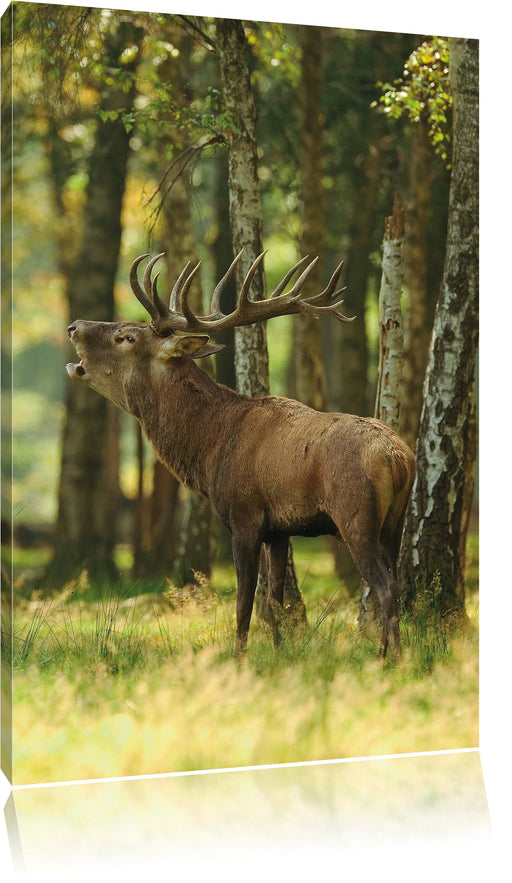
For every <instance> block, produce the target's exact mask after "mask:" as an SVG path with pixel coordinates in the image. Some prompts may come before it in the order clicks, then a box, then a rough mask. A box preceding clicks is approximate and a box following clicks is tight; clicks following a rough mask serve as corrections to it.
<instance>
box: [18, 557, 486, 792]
mask: <svg viewBox="0 0 512 883" xmlns="http://www.w3.org/2000/svg"><path fill="white" fill-rule="evenodd" d="M308 548H309V549H311V542H309V543H308V544H304V545H301V544H298V545H297V547H296V550H295V561H296V569H297V573H298V577H299V582H300V583H302V589H303V594H304V597H305V599H306V603H307V607H308V620H309V628H308V629H307V631H305V632H304V633H302V634H301V635H300V636H297V637H295V638H290V637H288V638H285V640H284V641H283V644H282V645H281V646H280V647H279V648H278V649H275V648H274V647H273V645H272V642H271V640H270V637H269V635H268V634H267V632H266V629H265V627H264V625H263V624H261V623H260V622H259V621H258V620H257V619H256V618H255V619H254V620H253V623H252V625H251V633H250V640H249V646H248V652H247V655H246V657H245V659H244V660H243V661H242V662H241V663H238V662H237V661H236V660H235V658H234V654H233V648H234V629H235V623H234V609H235V603H234V592H233V577H232V572H231V569H229V568H221V567H218V568H216V570H215V572H214V574H213V579H212V586H213V588H212V587H211V586H210V585H209V583H208V582H207V581H203V582H202V584H201V585H199V586H196V587H188V588H185V589H183V590H178V589H176V588H174V587H173V586H170V585H167V586H166V590H165V591H160V592H155V591H152V592H145V593H144V592H141V587H140V586H138V587H137V594H136V595H135V594H133V593H132V596H130V595H129V593H128V592H126V593H125V595H124V596H123V595H122V594H116V593H114V592H113V591H108V592H106V593H105V594H104V595H103V596H100V597H89V596H88V594H87V593H88V590H89V587H88V583H87V578H86V575H85V574H84V575H83V576H82V578H81V581H79V582H77V583H72V584H69V585H68V586H67V587H66V588H65V589H64V590H63V591H62V593H61V594H60V595H59V596H58V597H54V598H52V599H51V600H45V599H44V598H42V597H39V596H38V594H37V592H36V593H34V594H33V595H32V597H31V598H30V599H25V600H23V599H20V600H19V601H18V603H17V606H16V610H15V619H14V635H13V640H14V643H13V663H14V746H15V750H14V770H15V783H16V784H23V783H34V782H41V781H59V780H67V779H83V778H96V777H104V776H126V775H138V774H150V773H162V772H169V771H179V770H191V769H211V768H223V767H230V766H248V765H249V766H250V765H255V764H262V763H285V762H296V761H303V760H320V759H327V758H335V757H350V756H363V755H375V754H390V753H402V752H411V751H425V750H432V749H448V748H464V747H473V746H475V745H477V744H478V730H477V719H478V702H477V692H478V634H477V615H478V601H477V597H478V596H477V591H476V586H475V585H474V584H473V586H472V590H471V593H470V596H469V599H468V605H467V607H468V615H469V621H470V627H469V628H467V629H465V630H464V631H463V632H462V631H461V632H453V633H449V632H448V631H447V630H446V629H445V627H444V625H443V623H442V622H441V620H440V619H439V617H438V616H437V614H436V611H435V605H433V604H432V603H431V602H432V599H431V598H429V597H424V598H422V599H419V601H418V604H417V606H416V610H415V611H414V613H413V615H410V616H406V617H404V618H403V621H402V637H403V645H404V657H403V660H402V662H401V663H400V665H399V666H398V667H394V666H393V665H392V663H391V662H390V661H388V662H387V663H386V665H385V666H384V667H383V666H382V665H381V664H380V663H379V662H378V660H377V658H376V642H375V641H374V640H372V639H371V636H368V635H366V634H361V633H360V630H359V628H358V623H357V613H358V610H357V602H355V601H354V600H351V599H350V598H349V597H348V596H347V595H346V594H345V592H344V589H343V586H340V585H339V583H338V581H337V579H336V577H335V576H333V574H332V572H331V564H330V560H331V559H330V556H329V555H328V554H327V553H325V551H324V550H323V549H322V547H321V545H315V544H313V549H312V552H309V551H308ZM477 553H478V549H477V547H476V546H475V544H474V542H473V552H472V562H471V567H473V570H474V573H475V574H476V565H475V558H476V559H477ZM434 590H435V587H434V588H433V591H434ZM77 599H78V600H77Z"/></svg>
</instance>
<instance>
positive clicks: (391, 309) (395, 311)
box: [359, 195, 405, 629]
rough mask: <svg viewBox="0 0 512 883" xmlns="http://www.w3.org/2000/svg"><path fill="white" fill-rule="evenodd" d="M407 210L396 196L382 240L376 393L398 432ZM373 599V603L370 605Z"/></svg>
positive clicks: (376, 619)
mask: <svg viewBox="0 0 512 883" xmlns="http://www.w3.org/2000/svg"><path fill="white" fill-rule="evenodd" d="M404 224H405V220H404V213H403V210H402V207H401V206H400V203H399V201H398V197H397V196H396V195H395V198H394V203H393V214H392V215H391V217H389V218H386V221H385V224H384V239H383V243H382V277H381V285H380V292H379V369H378V374H377V391H376V395H375V417H376V418H377V419H378V420H382V421H383V422H384V423H386V424H387V425H388V426H390V427H391V429H393V430H394V431H395V432H399V431H400V398H401V390H402V368H403V343H404V339H403V323H402V310H401V298H402V283H403V275H404V272H403V255H402V252H403V243H404ZM368 600H370V604H368ZM369 619H371V620H373V623H374V624H376V623H378V625H379V629H380V627H381V625H382V614H381V609H380V603H379V602H378V600H377V599H376V598H375V595H374V593H373V592H372V593H371V595H370V587H369V586H368V585H367V584H366V583H364V582H363V588H362V592H361V602H360V607H359V623H360V625H361V626H363V627H366V626H367V625H368V624H369Z"/></svg>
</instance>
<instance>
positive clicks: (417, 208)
mask: <svg viewBox="0 0 512 883" xmlns="http://www.w3.org/2000/svg"><path fill="white" fill-rule="evenodd" d="M409 138H410V142H409V143H410V147H409V154H410V157H411V159H410V164H411V168H410V184H409V189H410V193H409V198H408V201H407V231H406V241H405V251H404V257H405V272H406V277H407V289H408V292H409V305H408V308H407V313H406V316H405V321H404V368H403V386H402V414H401V435H402V438H403V439H404V441H406V442H407V444H408V445H409V447H410V448H412V450H414V448H415V445H416V438H417V436H418V426H419V422H420V416H421V407H422V402H423V382H424V379H425V370H426V367H427V359H428V347H429V343H430V336H431V324H432V313H431V311H430V310H429V304H428V289H427V281H428V276H427V230H428V220H429V210H430V197H431V190H432V186H431V179H432V146H431V144H430V141H429V137H428V132H427V127H426V123H425V122H424V120H423V119H420V120H419V121H418V122H417V123H413V124H412V126H411V131H410V133H409Z"/></svg>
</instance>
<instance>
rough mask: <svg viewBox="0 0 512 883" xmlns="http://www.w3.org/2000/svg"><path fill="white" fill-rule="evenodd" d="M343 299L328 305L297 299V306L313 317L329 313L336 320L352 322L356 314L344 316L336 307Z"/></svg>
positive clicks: (316, 317)
mask: <svg viewBox="0 0 512 883" xmlns="http://www.w3.org/2000/svg"><path fill="white" fill-rule="evenodd" d="M342 303H343V301H342V300H339V301H338V303H336V304H332V305H330V306H323V307H319V306H315V305H314V304H312V303H310V302H309V301H307V300H301V301H299V306H300V308H301V310H302V311H303V312H304V313H307V314H308V315H309V316H312V317H313V318H314V319H320V318H321V316H324V315H325V314H326V313H330V314H331V315H332V316H334V318H335V319H337V320H338V322H353V321H354V319H356V318H357V317H356V316H350V317H348V316H344V315H343V313H339V312H338V307H341V305H342Z"/></svg>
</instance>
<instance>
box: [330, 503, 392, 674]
mask: <svg viewBox="0 0 512 883" xmlns="http://www.w3.org/2000/svg"><path fill="white" fill-rule="evenodd" d="M357 521H359V524H358V523H357ZM361 521H363V519H361V518H359V519H356V521H355V522H354V523H353V524H352V525H351V526H350V529H349V530H346V531H345V535H344V539H345V542H346V543H347V545H348V547H349V549H350V552H351V555H352V557H353V559H354V563H355V565H356V567H357V569H358V570H359V573H360V574H361V577H362V578H363V580H364V581H365V583H367V585H368V586H369V587H370V590H371V591H373V592H375V594H376V596H377V598H378V599H379V602H380V606H381V610H382V636H381V642H380V648H379V656H380V657H381V658H382V659H385V657H386V653H387V650H388V644H389V642H391V651H392V655H393V659H394V661H397V660H398V659H399V658H400V631H399V619H398V584H397V581H396V577H395V573H394V569H395V568H394V565H393V562H392V561H389V560H388V555H387V554H386V553H385V552H384V550H383V549H382V547H381V545H380V543H379V538H378V534H377V533H376V531H375V528H374V527H372V526H368V522H367V523H366V524H361Z"/></svg>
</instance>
